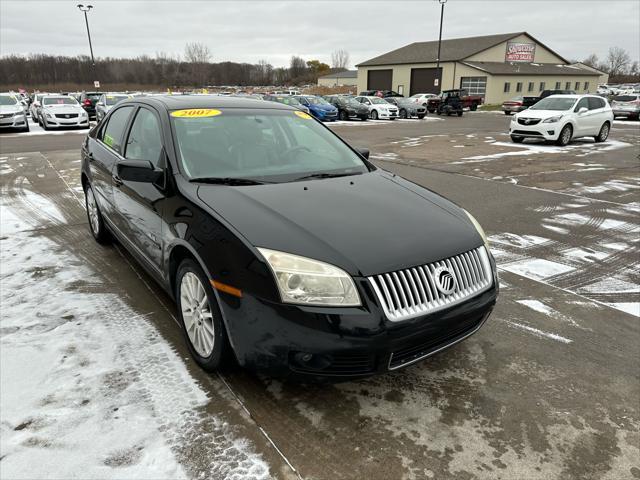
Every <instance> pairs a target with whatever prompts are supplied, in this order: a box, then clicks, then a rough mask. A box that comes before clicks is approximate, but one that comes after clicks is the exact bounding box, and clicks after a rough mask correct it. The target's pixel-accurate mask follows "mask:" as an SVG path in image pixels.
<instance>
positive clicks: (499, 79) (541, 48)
mask: <svg viewBox="0 0 640 480" xmlns="http://www.w3.org/2000/svg"><path fill="white" fill-rule="evenodd" d="M437 59H438V41H437V40H436V41H432V42H416V43H412V44H410V45H406V46H404V47H401V48H398V49H396V50H392V51H390V52H387V53H384V54H382V55H380V56H377V57H375V58H372V59H370V60H367V61H365V62H362V63H360V64H358V65H357V67H358V91H363V90H395V91H397V92H399V93H401V94H403V95H405V96H410V95H413V94H416V93H439V92H440V90H441V89H442V90H448V89H454V88H464V89H466V90H468V91H469V93H470V94H472V95H481V96H482V97H484V102H485V103H493V104H495V103H502V102H503V101H505V100H508V99H510V98H513V97H516V96H537V95H539V94H540V92H541V91H542V90H556V89H557V90H575V91H576V93H594V92H595V91H596V88H597V86H598V84H599V83H606V82H607V80H608V75H607V74H605V73H604V72H601V71H599V70H596V69H594V68H591V67H588V66H586V65H583V64H580V63H570V62H569V61H568V60H567V59H565V58H564V57H562V56H560V55H559V54H558V53H556V52H555V51H553V50H551V49H550V48H549V47H547V46H546V45H544V44H543V43H541V42H540V41H538V40H537V39H535V38H534V37H532V36H531V35H529V34H528V33H527V32H518V33H505V34H500V35H487V36H482V37H467V38H452V39H447V40H442V47H441V54H440V71H438V69H437V68H436V67H437ZM439 79H441V85H439V83H440V81H439Z"/></svg>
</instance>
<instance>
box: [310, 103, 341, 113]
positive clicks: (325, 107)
mask: <svg viewBox="0 0 640 480" xmlns="http://www.w3.org/2000/svg"><path fill="white" fill-rule="evenodd" d="M309 108H310V109H312V110H313V109H315V110H322V111H324V112H331V111H333V110H337V109H336V107H334V106H333V105H322V104H320V105H314V104H310V105H309Z"/></svg>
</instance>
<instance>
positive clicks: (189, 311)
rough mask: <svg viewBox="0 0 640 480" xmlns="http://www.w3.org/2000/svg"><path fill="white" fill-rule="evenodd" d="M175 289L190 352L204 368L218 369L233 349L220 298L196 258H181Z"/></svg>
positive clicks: (183, 330) (179, 314) (207, 369)
mask: <svg viewBox="0 0 640 480" xmlns="http://www.w3.org/2000/svg"><path fill="white" fill-rule="evenodd" d="M174 292H175V298H176V304H177V307H178V316H179V317H180V320H181V323H182V332H183V334H184V337H185V340H186V342H187V347H188V348H189V352H190V353H191V355H192V356H193V358H194V360H195V361H196V362H197V363H198V365H200V366H201V367H202V368H203V369H204V370H206V371H208V372H212V371H215V370H217V369H218V368H219V367H220V366H221V364H222V361H223V359H224V358H225V357H226V355H225V354H226V352H227V350H229V349H230V346H229V343H228V339H227V332H226V329H225V326H224V323H223V322H222V314H221V312H220V308H219V306H218V300H217V298H216V295H215V293H214V291H213V288H212V287H211V283H210V282H209V279H208V278H207V276H206V275H205V274H204V272H203V271H202V268H200V265H198V264H197V263H196V262H195V261H193V260H192V259H190V258H187V259H185V260H183V261H182V263H181V264H180V266H179V267H178V272H177V274H176V279H175V284H174Z"/></svg>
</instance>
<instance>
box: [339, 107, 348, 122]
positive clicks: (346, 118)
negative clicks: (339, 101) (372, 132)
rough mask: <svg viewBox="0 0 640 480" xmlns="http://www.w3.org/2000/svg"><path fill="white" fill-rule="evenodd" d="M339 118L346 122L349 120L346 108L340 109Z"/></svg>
mask: <svg viewBox="0 0 640 480" xmlns="http://www.w3.org/2000/svg"><path fill="white" fill-rule="evenodd" d="M338 118H339V119H340V120H342V121H343V122H344V121H346V120H349V115H347V112H345V111H344V110H340V112H339V113H338Z"/></svg>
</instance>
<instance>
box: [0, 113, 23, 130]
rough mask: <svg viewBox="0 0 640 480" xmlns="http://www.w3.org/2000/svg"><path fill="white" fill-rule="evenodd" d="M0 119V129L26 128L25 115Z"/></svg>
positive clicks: (3, 116)
mask: <svg viewBox="0 0 640 480" xmlns="http://www.w3.org/2000/svg"><path fill="white" fill-rule="evenodd" d="M5 115H8V114H3V115H2V116H1V117H0V128H25V127H26V126H27V116H26V115H25V114H18V115H11V116H5Z"/></svg>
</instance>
